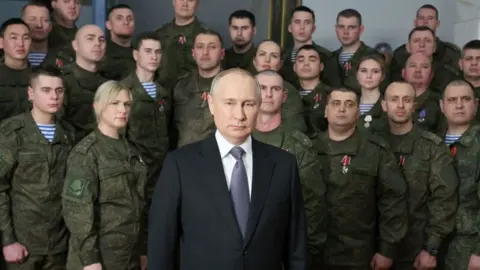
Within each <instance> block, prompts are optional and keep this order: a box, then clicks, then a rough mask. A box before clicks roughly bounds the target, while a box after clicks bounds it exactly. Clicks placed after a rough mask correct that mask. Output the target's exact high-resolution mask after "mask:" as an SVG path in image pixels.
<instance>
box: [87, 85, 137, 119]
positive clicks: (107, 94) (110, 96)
mask: <svg viewBox="0 0 480 270" xmlns="http://www.w3.org/2000/svg"><path fill="white" fill-rule="evenodd" d="M122 91H127V92H128V95H129V96H130V99H132V93H131V92H130V89H128V87H126V86H124V85H123V84H121V83H120V82H118V81H113V80H110V81H106V82H104V83H102V84H101V85H100V86H99V87H98V88H97V91H96V92H95V97H94V98H93V103H94V104H96V106H94V110H95V116H96V118H97V122H98V119H99V118H100V116H101V115H102V113H103V111H105V108H106V107H107V106H108V104H109V103H110V102H111V101H112V100H114V99H115V98H116V97H117V96H118V94H119V93H120V92H122Z"/></svg>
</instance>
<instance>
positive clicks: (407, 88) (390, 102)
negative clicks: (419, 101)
mask: <svg viewBox="0 0 480 270" xmlns="http://www.w3.org/2000/svg"><path fill="white" fill-rule="evenodd" d="M415 96H416V94H415V89H413V87H412V86H411V85H409V84H406V83H393V84H391V85H390V86H389V87H388V88H387V90H386V91H385V96H384V100H382V108H383V111H384V112H386V113H387V115H388V118H389V119H390V121H392V122H393V123H396V124H406V123H408V122H411V121H412V115H413V112H414V111H415Z"/></svg>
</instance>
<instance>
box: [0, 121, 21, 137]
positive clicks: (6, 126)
mask: <svg viewBox="0 0 480 270" xmlns="http://www.w3.org/2000/svg"><path fill="white" fill-rule="evenodd" d="M24 126H25V124H24V123H23V121H22V120H21V119H17V117H13V118H11V119H7V120H5V121H4V122H3V123H2V125H1V126H0V131H1V132H2V133H3V135H5V136H8V135H10V134H12V133H13V132H15V131H16V130H19V129H21V128H23V127H24Z"/></svg>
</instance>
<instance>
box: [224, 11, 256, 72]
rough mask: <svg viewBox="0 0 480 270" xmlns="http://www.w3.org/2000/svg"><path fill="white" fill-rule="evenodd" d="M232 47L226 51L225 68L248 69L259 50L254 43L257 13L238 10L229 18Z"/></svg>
mask: <svg viewBox="0 0 480 270" xmlns="http://www.w3.org/2000/svg"><path fill="white" fill-rule="evenodd" d="M228 22H229V27H228V28H229V31H230V38H231V39H232V47H231V48H229V49H227V50H226V51H225V58H224V59H223V68H225V69H229V68H234V67H238V68H243V69H247V68H248V66H249V65H250V63H251V62H252V60H253V57H255V52H256V51H257V50H256V48H255V46H254V45H253V37H254V36H255V33H256V31H257V29H256V27H255V15H253V13H251V12H250V11H248V10H237V11H235V12H233V13H232V14H231V15H230V18H229V19H228Z"/></svg>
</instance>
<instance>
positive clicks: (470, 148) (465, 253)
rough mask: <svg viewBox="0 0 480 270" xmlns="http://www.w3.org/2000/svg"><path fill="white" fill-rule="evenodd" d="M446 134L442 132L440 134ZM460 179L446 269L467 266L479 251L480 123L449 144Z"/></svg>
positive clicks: (451, 269) (465, 267)
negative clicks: (471, 257)
mask: <svg viewBox="0 0 480 270" xmlns="http://www.w3.org/2000/svg"><path fill="white" fill-rule="evenodd" d="M444 136H445V134H443V137H442V138H445V137H444ZM450 150H451V153H452V154H453V156H454V157H453V159H454V166H455V169H456V172H457V175H458V179H459V189H458V193H459V205H458V209H457V214H456V221H455V231H454V232H453V233H452V234H451V236H450V237H449V239H448V245H447V246H448V247H447V249H448V251H447V253H446V256H445V268H444V269H446V270H459V269H462V270H463V269H467V266H468V262H469V260H470V256H471V255H472V254H475V255H479V254H480V245H479V243H480V225H479V219H478V216H479V211H480V196H479V182H478V179H480V171H479V168H480V159H479V154H480V125H478V124H473V125H472V126H470V128H469V129H468V130H467V131H465V133H464V134H463V135H462V137H461V138H460V139H459V140H458V141H457V142H455V143H453V144H452V145H450Z"/></svg>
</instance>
